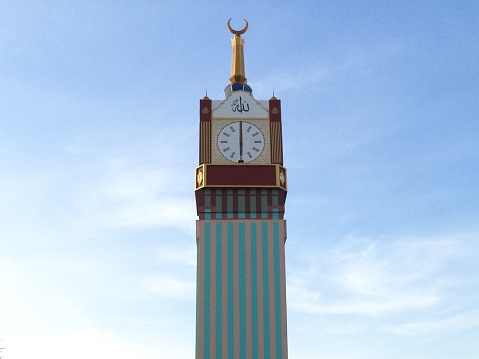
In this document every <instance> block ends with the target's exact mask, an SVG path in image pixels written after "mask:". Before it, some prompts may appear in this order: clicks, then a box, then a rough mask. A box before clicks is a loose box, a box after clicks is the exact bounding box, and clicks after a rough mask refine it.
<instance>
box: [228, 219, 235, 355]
mask: <svg viewBox="0 0 479 359" xmlns="http://www.w3.org/2000/svg"><path fill="white" fill-rule="evenodd" d="M233 230H234V227H233V223H231V222H229V223H228V304H227V306H228V358H234V353H235V351H234V350H235V343H234V342H235V340H234V338H235V332H234V328H235V320H234V319H235V313H234V308H235V307H234V272H233V270H234V267H233V263H234V240H233V238H234V237H233V234H234V233H233V232H234V231H233Z"/></svg>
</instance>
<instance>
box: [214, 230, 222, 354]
mask: <svg viewBox="0 0 479 359" xmlns="http://www.w3.org/2000/svg"><path fill="white" fill-rule="evenodd" d="M222 228H223V226H222V223H216V260H215V262H216V264H215V265H216V323H215V324H216V358H217V359H221V355H222V352H221V343H222V342H223V335H222V334H223V328H222V324H223V298H222V292H223V282H222V281H223V272H222V271H223V265H222V259H223V258H222V257H223V256H222V250H223V249H222V240H221V237H222Z"/></svg>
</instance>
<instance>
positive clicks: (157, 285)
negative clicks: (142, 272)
mask: <svg viewBox="0 0 479 359" xmlns="http://www.w3.org/2000/svg"><path fill="white" fill-rule="evenodd" d="M140 286H141V287H142V288H145V289H148V290H150V291H151V292H153V293H155V294H157V295H159V296H160V297H165V298H175V299H180V300H186V301H194V300H195V291H196V286H195V282H192V281H184V280H181V279H177V278H173V277H166V276H165V277H154V278H148V279H144V280H142V281H141V283H140Z"/></svg>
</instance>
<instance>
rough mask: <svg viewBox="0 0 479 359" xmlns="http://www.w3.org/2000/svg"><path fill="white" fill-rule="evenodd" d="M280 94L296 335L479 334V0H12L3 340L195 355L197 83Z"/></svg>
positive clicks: (295, 346)
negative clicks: (237, 83) (237, 82)
mask: <svg viewBox="0 0 479 359" xmlns="http://www.w3.org/2000/svg"><path fill="white" fill-rule="evenodd" d="M229 18H233V20H232V24H233V27H236V28H239V27H242V26H243V20H242V19H244V18H246V19H247V20H248V21H249V24H250V27H249V30H248V32H247V33H246V34H245V35H244V38H245V40H246V44H245V60H246V77H247V78H248V83H249V84H250V85H251V87H252V88H253V95H254V96H255V98H256V99H258V100H267V99H269V98H270V97H271V95H272V93H273V90H274V92H275V95H276V96H277V97H278V98H279V99H281V100H282V113H283V136H284V157H285V166H286V167H287V168H288V175H289V192H288V199H287V204H286V219H287V224H288V240H287V246H286V248H287V249H286V250H287V253H286V256H287V258H286V260H287V282H288V283H287V284H288V287H287V297H288V321H289V322H288V331H289V333H288V334H289V354H290V357H291V358H302V359H317V358H318V359H319V358H321V359H343V358H348V359H363V358H367V359H383V358H386V357H387V358H398V359H403V358H407V359H428V358H431V359H446V358H447V359H449V358H456V359H472V358H476V357H477V352H479V344H478V341H477V338H478V337H479V308H478V304H477V303H479V289H478V288H479V264H478V262H479V204H478V198H479V190H478V187H479V186H478V183H479V166H478V162H479V145H478V137H479V125H478V114H479V101H478V100H479V87H478V83H479V66H478V58H479V35H478V34H479V4H478V3H477V2H476V1H388V2H386V1H289V2H287V1H276V2H272V1H271V2H267V1H266V2H259V3H258V2H254V1H244V2H242V3H241V4H240V3H238V2H232V1H222V2H219V1H217V2H212V1H203V2H194V1H171V2H167V1H153V0H152V1H146V0H136V1H126V0H125V1H106V0H105V1H88V0H87V1H68V2H66V1H48V2H40V1H21V0H16V1H10V0H4V1H2V2H1V3H0V294H1V295H0V339H2V341H1V342H0V344H2V345H0V346H4V347H7V349H6V350H5V351H4V352H5V358H6V359H7V358H8V359H27V358H28V359H29V358H32V357H35V358H37V359H43V358H48V359H64V358H70V359H76V358H85V357H89V358H91V359H97V358H98V359H99V358H102V359H103V358H118V359H123V358H131V357H135V358H141V359H150V358H168V359H170V358H171V359H177V358H178V359H179V358H187V357H193V356H194V343H195V328H194V323H195V317H194V315H195V314H194V313H195V275H196V274H195V273H196V268H195V265H196V263H195V261H196V247H195V235H194V230H195V219H196V216H195V202H194V193H193V184H194V183H193V180H194V179H193V176H194V168H195V167H196V165H197V158H198V155H197V149H198V142H197V141H198V121H199V99H200V98H202V97H203V96H204V94H205V91H206V90H207V91H208V96H209V97H210V98H212V99H222V97H223V93H222V91H223V88H224V87H225V86H226V84H227V83H228V78H229V76H230V65H231V43H230V38H231V37H232V35H231V34H230V33H229V32H228V31H227V28H226V22H227V21H228V19H229Z"/></svg>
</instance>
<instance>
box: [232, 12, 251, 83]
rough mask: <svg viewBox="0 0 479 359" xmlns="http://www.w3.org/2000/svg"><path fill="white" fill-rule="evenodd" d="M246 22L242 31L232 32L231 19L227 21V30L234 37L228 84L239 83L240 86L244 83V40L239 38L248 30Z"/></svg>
mask: <svg viewBox="0 0 479 359" xmlns="http://www.w3.org/2000/svg"><path fill="white" fill-rule="evenodd" d="M244 21H245V22H246V26H245V27H244V28H243V30H239V31H238V30H234V29H233V28H232V27H231V25H230V22H231V19H229V20H228V30H229V31H230V32H231V33H232V34H234V35H235V37H234V38H232V39H231V44H232V45H233V58H232V61H231V77H230V82H231V83H235V82H239V83H242V84H245V83H246V77H245V71H244V52H243V46H244V39H243V38H242V37H241V34H244V33H245V32H246V30H248V21H246V19H245V20H244Z"/></svg>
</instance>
